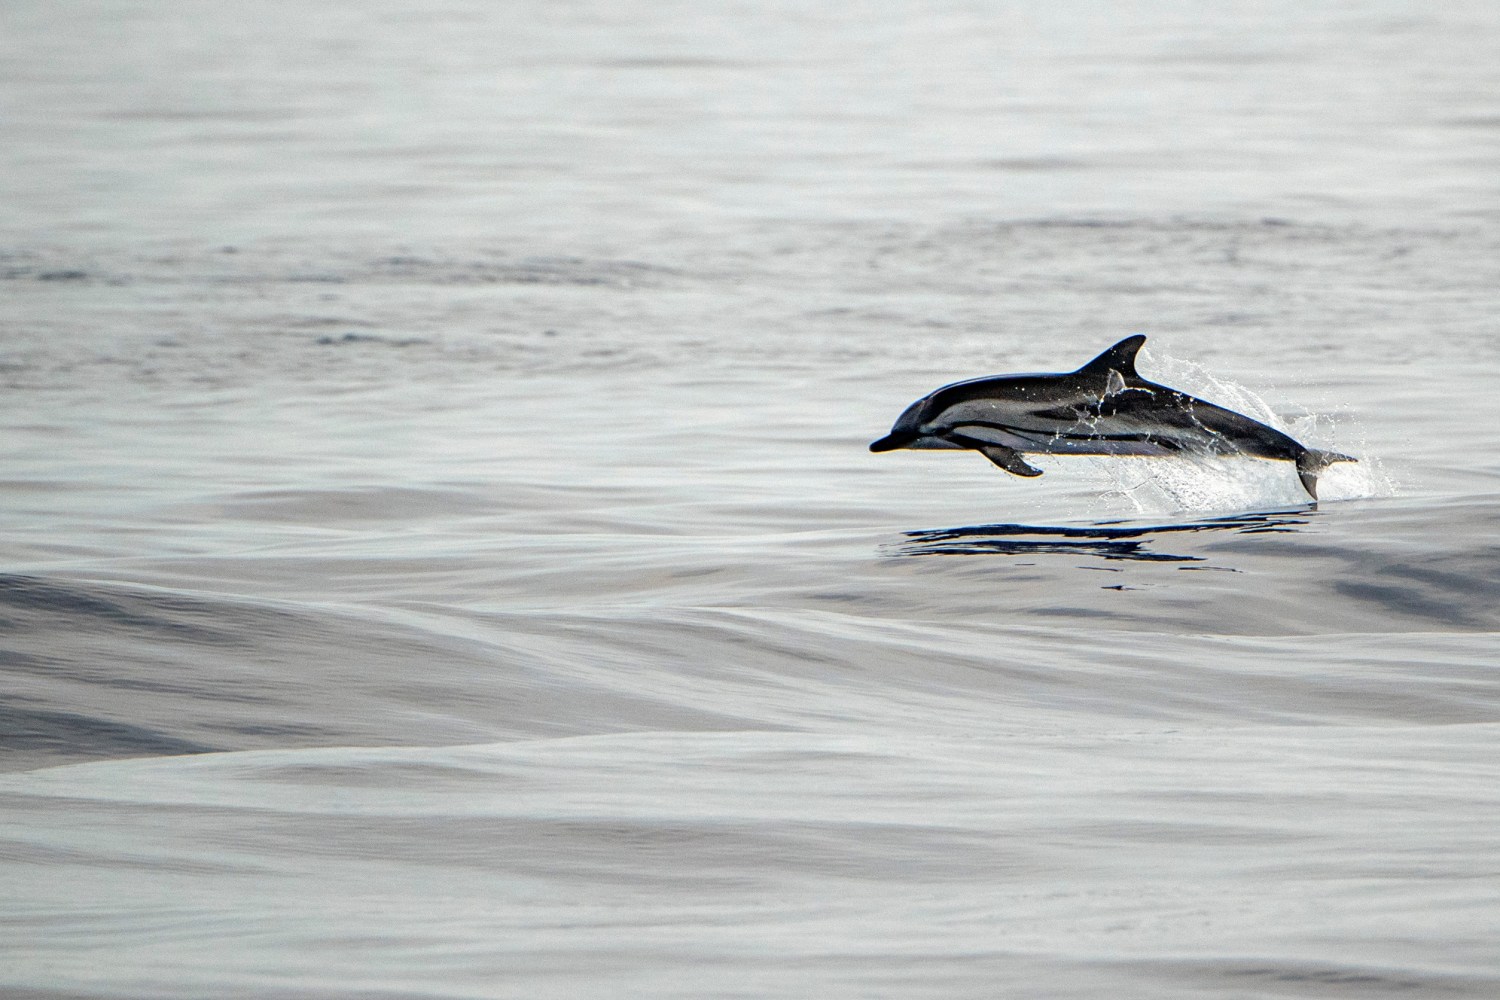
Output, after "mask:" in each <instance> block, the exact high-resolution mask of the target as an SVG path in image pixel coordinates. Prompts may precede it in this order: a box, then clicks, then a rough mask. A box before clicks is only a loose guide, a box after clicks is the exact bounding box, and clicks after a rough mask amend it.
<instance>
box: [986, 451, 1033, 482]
mask: <svg viewBox="0 0 1500 1000" xmlns="http://www.w3.org/2000/svg"><path fill="white" fill-rule="evenodd" d="M974 450H975V451H977V452H979V454H981V455H983V456H984V457H985V458H987V459H989V460H990V461H991V462H994V463H995V464H996V465H998V466H1000V468H1002V469H1004V470H1005V471H1006V472H1009V473H1010V474H1011V475H1013V476H1025V477H1026V478H1027V479H1030V478H1032V477H1033V476H1040V475H1041V474H1042V470H1041V469H1038V468H1037V467H1036V466H1034V465H1028V464H1026V460H1025V459H1024V458H1022V457H1021V453H1020V452H1019V451H1016V449H1014V448H1007V447H1005V445H1003V444H983V445H980V446H979V447H978V448H976V449H974Z"/></svg>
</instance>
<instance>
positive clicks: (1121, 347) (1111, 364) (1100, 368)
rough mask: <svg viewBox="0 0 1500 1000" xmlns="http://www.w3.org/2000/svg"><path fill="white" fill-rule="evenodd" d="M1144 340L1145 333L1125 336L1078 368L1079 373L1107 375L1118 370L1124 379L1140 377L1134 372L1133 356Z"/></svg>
mask: <svg viewBox="0 0 1500 1000" xmlns="http://www.w3.org/2000/svg"><path fill="white" fill-rule="evenodd" d="M1145 342H1146V336H1145V334H1141V333H1137V334H1136V335H1135V336H1133V337H1126V338H1125V339H1124V340H1122V341H1120V342H1119V343H1118V344H1116V345H1115V346H1114V347H1111V348H1110V349H1109V350H1107V351H1105V352H1104V353H1103V354H1101V355H1099V356H1098V357H1097V358H1095V359H1094V360H1093V361H1090V362H1089V363H1088V364H1086V365H1084V366H1083V367H1082V368H1080V369H1078V374H1080V375H1108V374H1109V373H1110V372H1119V373H1120V376H1121V377H1122V378H1124V379H1127V380H1128V379H1133V378H1140V376H1139V375H1137V374H1136V372H1135V356H1136V353H1137V352H1139V351H1140V349H1141V345H1142V344H1144V343H1145Z"/></svg>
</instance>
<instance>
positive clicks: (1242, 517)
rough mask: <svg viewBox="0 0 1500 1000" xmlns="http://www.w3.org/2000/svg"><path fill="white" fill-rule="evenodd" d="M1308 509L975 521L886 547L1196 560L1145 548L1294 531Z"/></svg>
mask: <svg viewBox="0 0 1500 1000" xmlns="http://www.w3.org/2000/svg"><path fill="white" fill-rule="evenodd" d="M1311 513H1312V512H1311V511H1309V510H1307V509H1305V508H1304V509H1300V510H1288V511H1265V512H1259V513H1252V514H1234V515H1230V516H1227V517H1214V518H1208V519H1206V520H1202V521H1183V522H1178V523H1174V524H1130V523H1128V522H1124V521H1101V522H1099V523H1098V524H1092V525H1085V526H1081V527H1049V526H1045V525H1035V524H978V525H973V526H970V527H964V528H931V529H924V530H919V531H908V532H906V533H905V534H906V538H907V540H906V541H904V542H900V543H898V544H896V545H894V546H892V549H893V552H892V554H893V555H898V556H997V555H998V556H1035V555H1081V556H1094V557H1096V558H1099V559H1120V560H1134V561H1137V562H1182V563H1189V562H1202V561H1204V557H1203V556H1193V555H1174V554H1172V553H1169V552H1156V551H1153V550H1152V549H1151V548H1149V546H1150V544H1151V543H1152V542H1153V541H1155V540H1156V538H1157V536H1160V535H1169V534H1182V533H1197V532H1204V531H1229V532H1234V533H1236V534H1242V535H1254V534H1268V533H1276V532H1294V531H1296V530H1298V528H1299V527H1300V526H1302V525H1305V524H1307V523H1308V517H1309V516H1310V515H1311Z"/></svg>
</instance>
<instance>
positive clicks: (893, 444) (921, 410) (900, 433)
mask: <svg viewBox="0 0 1500 1000" xmlns="http://www.w3.org/2000/svg"><path fill="white" fill-rule="evenodd" d="M932 395H933V396H935V395H937V393H933V394H932ZM931 411H932V396H923V397H922V398H921V399H919V400H917V401H916V402H915V403H913V404H911V405H910V406H908V407H907V408H906V409H905V410H904V411H903V412H902V414H901V416H899V417H897V418H896V422H895V423H894V424H892V425H891V432H890V433H889V434H887V435H886V436H885V437H883V438H881V439H880V440H879V441H874V442H871V444H870V450H871V451H895V450H896V449H897V448H910V447H911V446H912V445H913V444H914V443H916V442H917V441H918V440H920V439H921V438H922V437H923V434H922V425H923V424H924V423H926V422H927V415H928V414H929V413H930V412H931Z"/></svg>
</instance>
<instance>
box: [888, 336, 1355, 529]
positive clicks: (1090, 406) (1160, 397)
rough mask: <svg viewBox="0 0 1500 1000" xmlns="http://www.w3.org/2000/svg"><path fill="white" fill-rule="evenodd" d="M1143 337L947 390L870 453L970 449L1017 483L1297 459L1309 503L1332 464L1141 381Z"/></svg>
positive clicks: (1240, 418) (1276, 434)
mask: <svg viewBox="0 0 1500 1000" xmlns="http://www.w3.org/2000/svg"><path fill="white" fill-rule="evenodd" d="M1145 342H1146V338H1145V337H1144V336H1142V335H1140V334H1136V335H1135V336H1133V337H1126V338H1125V339H1124V340H1122V341H1120V342H1119V343H1118V344H1116V345H1115V346H1113V347H1111V348H1110V349H1109V350H1107V351H1105V352H1104V353H1103V354H1101V355H1099V356H1098V357H1097V358H1095V359H1094V360H1092V361H1090V362H1089V363H1088V364H1086V365H1084V366H1083V367H1082V368H1080V369H1078V370H1077V371H1075V372H1064V373H1059V374H1052V375H991V376H989V377H987V378H976V379H969V380H968V381H965V382H954V383H953V384H952V385H945V386H943V387H942V388H941V389H938V390H936V391H935V392H931V393H928V394H927V395H926V396H923V397H922V398H921V399H919V400H917V401H916V402H915V403H913V404H911V405H910V406H908V407H907V408H906V412H904V413H902V414H901V416H900V417H899V418H898V419H897V420H896V423H895V425H894V426H892V427H891V432H890V433H889V434H887V435H886V436H885V437H883V438H881V439H880V440H879V441H876V442H874V443H873V444H871V445H870V450H871V451H894V450H896V449H897V448H965V449H968V450H971V451H977V452H979V453H980V454H981V455H983V456H984V457H985V458H987V459H989V460H990V461H991V462H994V463H995V464H996V465H998V466H999V467H1000V468H1002V469H1004V470H1005V471H1006V472H1009V473H1010V474H1011V475H1015V476H1027V477H1030V476H1040V475H1041V474H1042V470H1041V469H1038V468H1036V467H1035V466H1032V465H1028V464H1027V462H1026V460H1025V459H1023V458H1022V457H1021V456H1022V455H1023V454H1027V453H1030V454H1037V455H1154V456H1173V455H1248V456H1251V457H1254V458H1270V459H1278V460H1280V461H1283V462H1293V463H1295V464H1296V466H1297V475H1298V477H1299V478H1301V480H1302V486H1303V488H1304V489H1306V490H1307V493H1308V496H1310V497H1312V498H1313V499H1314V500H1317V498H1318V475H1319V474H1320V473H1321V472H1322V471H1323V470H1324V469H1326V468H1327V467H1328V466H1329V465H1331V464H1333V463H1334V462H1354V461H1357V459H1354V458H1350V457H1349V456H1348V455H1339V454H1336V453H1334V452H1329V451H1317V450H1315V449H1312V448H1308V447H1306V446H1305V445H1303V444H1301V443H1300V442H1298V441H1296V440H1294V439H1293V438H1291V437H1288V436H1287V435H1286V434H1283V433H1282V432H1281V431H1278V430H1276V429H1275V428H1274V427H1267V426H1266V425H1265V424H1263V423H1260V422H1259V421H1257V420H1251V419H1250V418H1249V417H1247V416H1245V415H1243V414H1240V413H1235V412H1234V411H1233V410H1226V409H1224V408H1223V407H1222V406H1215V405H1214V404H1213V403H1210V402H1208V401H1206V400H1202V399H1198V398H1197V397H1194V396H1189V395H1188V394H1187V393H1185V392H1178V391H1177V390H1176V389H1169V388H1168V387H1166V386H1164V385H1157V384H1156V383H1155V382H1148V381H1147V380H1146V379H1143V378H1141V376H1140V375H1139V374H1137V372H1136V370H1135V356H1136V354H1137V353H1138V352H1139V351H1140V349H1141V345H1142V344H1144V343H1145Z"/></svg>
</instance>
